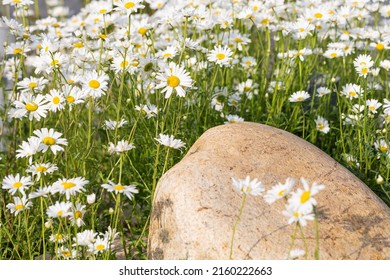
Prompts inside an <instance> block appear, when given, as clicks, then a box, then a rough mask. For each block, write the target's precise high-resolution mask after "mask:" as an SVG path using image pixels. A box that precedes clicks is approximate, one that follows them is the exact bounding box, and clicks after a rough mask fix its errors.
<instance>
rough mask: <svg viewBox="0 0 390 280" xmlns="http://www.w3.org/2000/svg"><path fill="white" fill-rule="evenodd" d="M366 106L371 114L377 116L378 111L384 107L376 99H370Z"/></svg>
mask: <svg viewBox="0 0 390 280" xmlns="http://www.w3.org/2000/svg"><path fill="white" fill-rule="evenodd" d="M366 105H367V107H368V110H369V112H370V113H372V114H376V113H377V112H378V111H377V110H378V109H379V108H380V107H381V106H382V103H380V102H379V101H378V100H376V99H369V100H366Z"/></svg>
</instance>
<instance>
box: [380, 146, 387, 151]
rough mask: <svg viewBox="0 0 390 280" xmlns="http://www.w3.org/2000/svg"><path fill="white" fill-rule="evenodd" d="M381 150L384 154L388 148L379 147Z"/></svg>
mask: <svg viewBox="0 0 390 280" xmlns="http://www.w3.org/2000/svg"><path fill="white" fill-rule="evenodd" d="M379 150H381V151H382V152H386V151H387V146H383V145H381V146H379Z"/></svg>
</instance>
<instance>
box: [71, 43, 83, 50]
mask: <svg viewBox="0 0 390 280" xmlns="http://www.w3.org/2000/svg"><path fill="white" fill-rule="evenodd" d="M73 47H75V48H77V49H79V48H82V47H84V44H83V42H77V43H75V44H74V45H73Z"/></svg>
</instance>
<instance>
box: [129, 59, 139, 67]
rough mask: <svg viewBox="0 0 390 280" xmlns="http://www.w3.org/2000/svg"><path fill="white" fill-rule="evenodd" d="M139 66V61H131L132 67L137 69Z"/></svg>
mask: <svg viewBox="0 0 390 280" xmlns="http://www.w3.org/2000/svg"><path fill="white" fill-rule="evenodd" d="M138 65H139V61H138V60H137V59H133V60H132V61H131V66H133V67H137V66H138Z"/></svg>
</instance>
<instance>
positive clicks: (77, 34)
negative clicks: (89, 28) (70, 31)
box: [74, 30, 83, 38]
mask: <svg viewBox="0 0 390 280" xmlns="http://www.w3.org/2000/svg"><path fill="white" fill-rule="evenodd" d="M74 35H75V36H76V37H78V38H81V36H82V35H83V34H82V33H81V32H80V31H79V30H76V31H75V32H74Z"/></svg>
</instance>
